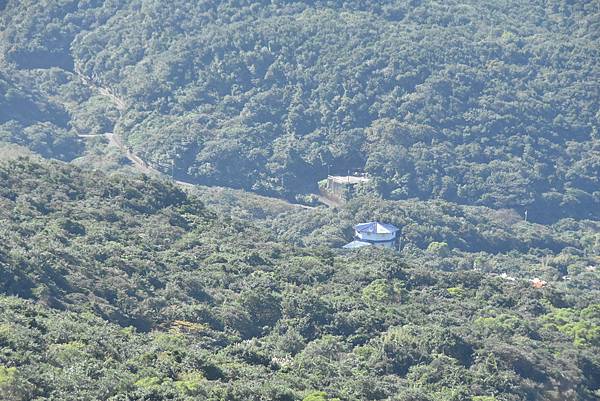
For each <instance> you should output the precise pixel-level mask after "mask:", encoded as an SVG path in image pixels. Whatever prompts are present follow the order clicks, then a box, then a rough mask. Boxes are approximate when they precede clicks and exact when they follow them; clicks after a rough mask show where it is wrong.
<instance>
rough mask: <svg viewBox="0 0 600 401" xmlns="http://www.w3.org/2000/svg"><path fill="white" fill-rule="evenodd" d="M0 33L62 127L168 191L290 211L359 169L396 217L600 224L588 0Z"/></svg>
mask: <svg viewBox="0 0 600 401" xmlns="http://www.w3.org/2000/svg"><path fill="white" fill-rule="evenodd" d="M0 27H2V28H1V29H2V38H3V40H2V43H1V46H0V51H1V54H2V58H4V62H5V68H6V69H9V70H10V71H11V74H15V75H19V74H25V75H26V76H27V77H28V82H34V83H35V82H37V85H39V87H40V90H41V91H43V92H46V93H49V95H48V96H56V95H60V98H61V99H69V100H73V101H74V103H71V104H66V105H65V107H66V108H67V109H68V110H69V113H70V116H71V118H72V120H73V121H72V123H71V126H73V127H77V128H78V129H79V130H80V131H90V132H92V131H93V132H101V131H106V130H112V129H113V126H114V130H115V132H117V133H118V134H120V135H122V136H123V137H124V138H125V139H126V141H127V142H128V143H129V144H130V145H131V146H132V147H133V149H134V150H135V151H136V152H138V153H139V154H140V155H141V156H142V157H143V158H145V159H147V160H148V161H149V162H151V163H152V164H154V165H156V166H157V167H159V168H161V169H162V170H163V171H170V170H171V168H172V164H174V167H175V168H174V171H175V174H176V175H177V176H179V177H186V178H187V179H190V180H194V181H196V182H198V183H202V184H208V185H215V184H216V185H221V186H229V187H235V188H244V189H246V190H252V191H255V192H259V193H263V194H271V195H277V196H284V197H293V196H295V195H297V194H302V193H307V192H311V191H315V190H316V183H317V181H318V180H319V179H321V178H323V177H324V176H326V175H327V172H328V171H330V172H332V173H346V172H347V171H348V170H355V169H359V170H364V171H366V172H368V173H369V174H370V175H371V176H373V177H374V178H375V180H374V183H373V185H372V188H370V191H372V192H374V193H379V194H381V195H383V196H384V197H386V198H390V199H397V200H398V199H410V198H419V199H434V198H441V199H445V200H449V201H452V202H457V203H460V204H468V205H483V206H489V207H493V208H512V209H517V210H519V211H521V212H524V210H527V211H528V213H529V217H530V219H533V220H535V221H539V222H554V221H556V220H557V219H558V218H560V217H576V218H598V217H600V185H599V184H600V183H599V181H598V180H599V177H600V170H599V166H600V164H599V163H598V158H599V152H600V147H599V146H600V145H599V140H600V137H599V135H600V134H599V133H598V126H599V125H600V116H599V115H598V110H599V99H600V97H599V95H598V94H599V93H600V86H599V85H600V64H599V63H598V62H597V61H598V59H599V58H600V54H599V48H598V46H597V43H598V41H600V37H599V36H600V13H599V10H598V4H597V2H594V1H591V0H590V1H576V2H569V1H562V0H551V1H531V2H526V3H523V2H522V1H517V0H509V1H503V2H481V1H466V2H465V1H462V2H457V1H422V0H412V1H394V0H386V1H377V2H374V1H372V2H363V1H341V0H339V1H310V2H309V1H293V2H291V1H276V2H271V1H261V2H245V1H202V2H189V1H183V0H176V1H170V2H166V3H165V2H161V1H151V0H132V1H127V2H126V1H106V2H103V1H85V2H81V1H71V0H63V1H57V2H47V1H43V2H39V1H35V2H34V1H16V0H9V1H8V2H7V4H6V5H5V6H4V10H3V12H2V14H1V16H0ZM75 73H77V74H81V76H83V77H86V79H87V80H91V82H94V83H95V85H98V86H100V87H102V88H104V89H106V90H108V91H110V93H112V94H113V95H114V96H116V97H118V98H119V99H120V100H122V102H123V103H124V104H125V106H126V107H125V109H124V110H121V111H120V112H117V111H116V110H115V107H114V104H111V101H110V99H108V98H106V97H104V98H102V97H101V96H99V95H98V94H97V93H96V92H94V91H90V89H89V87H88V86H87V85H86V84H85V83H86V82H87V83H89V82H88V81H85V80H82V79H81V78H80V77H79V75H77V74H75ZM52 93H54V94H52ZM11 99H12V98H11V97H9V99H8V100H7V101H8V102H13V101H14V100H11ZM67 103H68V102H67ZM30 117H31V118H33V119H38V120H39V119H42V120H43V117H40V116H30ZM58 125H59V126H60V124H58ZM25 135H29V134H27V133H26V134H25ZM31 135H34V134H33V133H32V134H31ZM53 135H56V136H60V130H56V133H55V134H53ZM5 136H6V135H5ZM8 139H9V140H12V141H17V142H18V141H19V139H18V137H17V138H15V137H14V135H13V136H9V137H8ZM32 146H33V145H32ZM47 153H48V152H47Z"/></svg>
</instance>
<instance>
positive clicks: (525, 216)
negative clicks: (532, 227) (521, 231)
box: [525, 209, 527, 222]
mask: <svg viewBox="0 0 600 401" xmlns="http://www.w3.org/2000/svg"><path fill="white" fill-rule="evenodd" d="M525 222H527V209H525Z"/></svg>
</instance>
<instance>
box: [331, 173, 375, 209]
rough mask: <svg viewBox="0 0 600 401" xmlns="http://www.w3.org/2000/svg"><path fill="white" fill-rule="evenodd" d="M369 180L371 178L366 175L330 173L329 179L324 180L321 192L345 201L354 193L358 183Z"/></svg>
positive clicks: (339, 200) (338, 200)
mask: <svg viewBox="0 0 600 401" xmlns="http://www.w3.org/2000/svg"><path fill="white" fill-rule="evenodd" d="M369 181H370V179H369V178H368V177H365V176H356V175H346V176H341V175H329V176H327V180H326V181H325V180H324V183H325V185H324V186H321V187H320V190H321V194H322V195H323V196H325V197H326V198H330V199H333V200H334V201H337V202H342V203H344V202H347V201H348V200H350V198H352V196H353V195H354V191H355V186H356V184H359V183H361V182H369Z"/></svg>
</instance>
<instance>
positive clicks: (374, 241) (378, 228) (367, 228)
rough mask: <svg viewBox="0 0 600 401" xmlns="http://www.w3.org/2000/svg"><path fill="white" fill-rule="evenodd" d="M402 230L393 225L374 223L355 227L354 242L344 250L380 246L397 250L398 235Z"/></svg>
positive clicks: (345, 246)
mask: <svg viewBox="0 0 600 401" xmlns="http://www.w3.org/2000/svg"><path fill="white" fill-rule="evenodd" d="M398 231H400V229H399V228H398V227H396V226H394V225H392V224H385V223H380V222H378V221H372V222H369V223H362V224H357V225H355V226H354V241H352V242H350V243H348V244H346V245H344V246H343V248H344V249H353V248H362V247H364V246H379V247H382V248H396V247H397V246H398V238H397V233H398Z"/></svg>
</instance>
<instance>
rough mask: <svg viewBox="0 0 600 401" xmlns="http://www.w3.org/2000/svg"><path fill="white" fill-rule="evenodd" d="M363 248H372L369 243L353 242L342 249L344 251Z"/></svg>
mask: <svg viewBox="0 0 600 401" xmlns="http://www.w3.org/2000/svg"><path fill="white" fill-rule="evenodd" d="M363 246H371V244H370V243H369V242H364V241H352V242H349V243H347V244H346V245H344V246H343V247H342V248H344V249H354V248H362V247H363Z"/></svg>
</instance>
